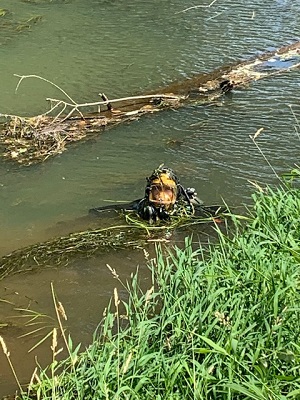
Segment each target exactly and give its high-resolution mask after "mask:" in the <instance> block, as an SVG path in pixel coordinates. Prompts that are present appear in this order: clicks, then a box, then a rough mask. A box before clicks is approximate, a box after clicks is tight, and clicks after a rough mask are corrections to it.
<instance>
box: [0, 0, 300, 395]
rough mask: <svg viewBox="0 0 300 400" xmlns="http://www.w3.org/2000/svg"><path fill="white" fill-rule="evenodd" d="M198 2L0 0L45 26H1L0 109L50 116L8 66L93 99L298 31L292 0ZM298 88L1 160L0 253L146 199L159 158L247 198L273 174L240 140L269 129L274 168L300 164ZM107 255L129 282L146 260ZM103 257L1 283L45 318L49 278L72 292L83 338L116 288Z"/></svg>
mask: <svg viewBox="0 0 300 400" xmlns="http://www.w3.org/2000/svg"><path fill="white" fill-rule="evenodd" d="M195 3H196V4H197V3H198V4H199V5H204V4H208V3H209V1H208V2H206V3H205V2H204V1H202V0H201V1H199V2H194V1H189V0H186V1H185V2H182V1H179V0H173V1H168V0H165V1H158V0H152V1H145V0H126V1H125V0H124V1H122V0H118V1H104V0H103V1H100V0H85V1H82V0H69V1H52V2H51V1H45V0H44V1H32V2H26V1H20V0H9V1H8V0H2V2H1V8H7V9H9V10H10V11H11V12H12V14H11V15H10V16H9V18H10V19H11V20H14V21H26V20H28V19H30V18H31V17H32V16H36V15H41V16H42V20H41V21H38V22H37V23H36V24H34V25H32V26H31V28H30V29H28V28H27V29H24V30H23V31H22V32H20V33H18V34H15V33H14V34H13V35H9V34H8V33H7V30H5V31H4V30H1V25H0V37H1V40H0V67H1V68H0V71H1V73H0V87H1V91H0V113H8V114H18V115H34V114H38V113H41V112H44V111H45V110H47V102H46V101H45V99H46V98H47V97H58V96H60V93H59V92H57V91H56V90H55V89H54V88H53V87H51V86H50V85H47V84H46V83H44V82H41V81H38V80H34V79H28V80H26V81H24V82H23V83H22V85H21V87H20V88H19V90H18V92H17V93H15V88H16V85H17V82H18V80H17V78H16V77H14V74H19V75H26V74H37V75H40V76H43V77H44V78H47V79H49V80H51V81H53V82H55V83H56V84H57V85H59V86H60V87H62V88H63V89H64V90H65V91H66V92H67V93H68V94H69V95H70V96H71V97H73V98H74V99H76V100H77V101H78V102H84V101H94V100H97V99H98V98H99V96H98V94H99V93H100V92H104V93H105V94H106V95H108V96H109V97H116V96H117V97H121V96H124V95H131V94H137V93H141V92H143V91H147V90H152V89H155V88H156V87H159V86H161V85H163V84H167V83H170V82H172V81H175V80H179V79H183V78H187V77H189V76H192V75H193V74H195V73H200V72H207V71H210V70H212V69H214V68H216V67H218V66H220V65H223V64H228V63H230V62H233V61H236V60H237V59H239V58H247V57H250V56H253V55H255V54H259V53H260V52H263V51H265V50H267V49H270V48H272V49H273V48H276V47H279V46H281V45H284V44H287V43H290V42H292V41H293V40H295V39H299V38H300V29H299V26H300V21H299V19H300V4H299V3H298V2H296V1H292V0H277V1H275V0H274V1H272V2H264V3H262V2H261V1H259V0H254V1H252V2H251V3H250V2H246V1H242V0H240V1H232V2H224V1H218V0H217V1H216V2H215V3H214V4H213V5H212V6H211V7H198V8H194V9H190V10H187V11H185V12H183V10H185V9H186V8H188V7H191V6H195ZM3 18H6V17H0V23H1V21H2V22H3ZM9 36H11V37H9ZM4 38H5V40H4ZM299 84H300V72H299V71H297V70H295V71H293V72H290V73H287V74H284V75H281V76H277V77H274V78H273V79H266V80H264V81H259V82H256V83H253V84H252V85H251V86H250V87H249V88H247V89H246V90H239V91H234V92H233V93H232V94H230V95H228V96H226V97H225V98H224V99H222V101H220V103H219V104H218V105H213V106H206V107H202V106H195V105H194V106H189V107H186V108H184V109H180V110H177V111H166V112H163V113H159V114H158V115H154V116H149V117H146V118H144V119H141V120H139V121H136V122H133V123H131V124H128V125H126V124H125V125H119V126H118V127H115V128H114V129H111V130H109V131H107V132H105V133H103V134H101V135H99V137H98V138H95V139H93V140H91V141H89V142H86V143H79V144H76V145H74V146H73V147H69V150H68V151H67V152H65V153H64V154H62V155H61V156H59V157H56V158H54V159H51V160H49V161H48V162H47V163H45V164H44V165H39V166H34V167H30V168H21V167H19V166H16V165H14V164H12V163H8V162H5V161H3V160H0V198H1V202H0V213H1V228H2V229H1V232H0V253H1V254H4V253H6V252H7V251H10V250H13V249H16V248H19V247H22V246H24V245H26V244H29V243H35V242H37V241H39V240H44V239H46V238H49V236H55V235H57V234H59V233H60V232H61V231H62V229H61V227H62V226H64V224H60V222H61V221H67V222H66V224H65V226H72V221H74V220H77V219H78V218H80V217H82V216H84V215H85V214H86V213H87V210H88V209H89V208H91V207H94V206H100V205H104V204H107V201H117V200H124V201H129V200H132V199H134V198H137V197H139V196H141V195H142V193H143V187H144V183H145V177H146V176H148V175H149V173H151V171H152V170H153V168H154V167H156V166H157V165H158V164H160V163H162V162H165V163H166V164H167V165H169V166H171V167H172V168H174V169H175V170H176V172H177V173H178V175H179V176H180V177H181V182H182V183H183V184H184V185H187V186H195V187H196V188H197V191H198V194H199V196H200V197H201V198H202V199H203V200H204V201H205V202H206V203H217V202H219V201H220V199H221V198H224V199H225V200H226V202H227V203H228V204H230V205H231V204H233V205H238V204H241V203H243V202H249V196H250V193H251V191H252V188H251V185H250V184H249V182H248V180H252V181H257V182H259V183H260V184H266V183H275V182H276V177H275V175H274V173H273V172H272V170H271V168H270V167H269V166H268V165H267V163H266V161H265V160H264V158H263V157H262V155H261V154H260V153H259V151H258V149H257V148H256V147H255V146H254V145H253V143H252V141H251V140H250V138H249V135H251V134H253V133H255V132H256V130H257V129H259V128H261V127H264V132H263V134H262V135H261V137H260V138H259V141H258V143H259V145H260V147H261V149H262V151H263V153H264V154H265V156H266V157H267V158H268V160H269V162H270V163H271V164H272V166H273V167H274V168H275V170H276V171H277V172H278V173H281V172H283V171H285V170H288V169H289V168H290V167H292V165H293V163H295V162H297V161H298V154H299V145H300V142H299V136H298V135H297V133H296V132H295V129H294V125H295V120H294V118H293V116H292V113H291V110H290V107H289V105H293V108H294V110H295V112H296V113H297V114H298V116H299V115H300V110H299V105H298V104H299ZM170 139H171V140H172V141H173V140H175V141H177V142H178V145H176V146H173V145H171V144H170ZM68 224H69V225H68ZM79 228H80V226H77V225H76V224H75V226H74V225H73V226H72V229H79ZM107 257H108V259H109V258H112V259H110V260H109V262H112V263H113V264H114V267H116V268H117V269H119V270H120V271H122V273H124V276H129V274H130V272H132V271H133V270H134V269H135V266H136V263H137V262H136V259H135V258H136V257H140V262H141V263H142V256H141V255H140V256H138V255H136V254H131V253H130V254H127V257H130V259H128V258H127V259H126V257H124V255H123V254H119V255H118V254H115V255H113V256H112V255H109V256H107ZM124 260H125V261H124ZM126 260H127V261H126ZM106 262H108V261H107V259H106V258H105V257H104V258H102V259H101V260H100V261H99V262H94V263H93V262H83V261H81V262H80V265H76V266H74V267H73V268H69V269H68V270H65V271H55V272H53V271H51V270H47V271H41V272H40V273H39V274H35V275H28V276H26V278H25V277H24V275H22V276H20V277H18V276H16V277H12V278H8V279H6V280H5V281H4V282H2V283H1V293H3V295H1V296H0V297H2V298H5V299H7V300H10V301H12V302H14V303H15V302H16V303H18V301H16V299H15V298H14V297H13V295H12V294H10V295H9V294H8V293H13V292H18V293H22V296H25V295H26V296H29V297H30V298H33V299H35V298H39V300H38V301H37V303H34V302H33V303H31V306H32V304H34V309H39V307H41V308H42V310H43V312H49V313H50V310H51V297H50V289H49V282H50V281H51V280H54V282H55V283H57V285H58V292H59V293H58V294H62V293H65V294H66V296H65V298H64V300H66V301H68V299H70V298H71V293H73V295H74V296H72V301H70V306H69V312H70V314H71V316H73V315H75V316H76V318H77V321H80V323H78V324H76V323H75V324H74V326H73V329H72V331H73V332H74V335H75V336H76V338H78V340H83V341H84V342H85V343H86V342H88V339H87V336H86V335H89V334H90V332H92V331H93V329H94V327H95V326H96V324H97V322H98V321H99V319H100V318H98V315H99V313H100V314H101V312H102V311H99V310H102V309H103V307H104V305H105V304H106V301H107V298H108V297H109V295H110V293H111V289H112V288H113V286H114V284H115V282H114V281H113V280H112V278H111V277H110V276H109V277H108V276H107V271H106V268H105V263H106ZM95 268H96V271H97V272H95ZM78 274H79V275H78ZM94 274H97V278H96V279H95V277H94ZM105 276H107V277H106V278H105ZM74 282H75V283H74ZM74 285H75V289H74ZM5 287H8V288H9V290H10V291H11V292H9V291H5ZM35 288H36V289H35ZM85 291H86V292H87V293H86V294H85ZM39 296H41V297H39ZM83 297H88V298H89V300H88V302H89V304H91V305H92V307H91V314H89V313H85V309H86V305H85V304H84V303H83V302H82V301H81V299H82V298H83ZM25 303H26V301H25ZM20 304H22V306H24V301H20ZM32 307H33V306H32ZM75 310H76V312H75ZM95 310H97V311H95ZM5 312H6V311H5V310H3V315H4V314H5ZM70 320H71V317H70ZM0 333H1V332H0ZM3 336H4V337H5V339H6V340H8V341H9V342H10V343H9V344H10V347H12V348H10V350H11V352H12V353H14V354H15V355H14V357H15V358H16V360H17V364H18V365H17V370H18V372H19V374H20V376H21V379H23V381H26V379H28V376H29V372H28V367H27V366H26V362H27V358H26V357H25V353H24V351H25V350H26V349H27V348H28V346H29V344H28V343H27V341H26V340H25V343H26V345H25V346H24V344H23V343H24V340H23V341H18V340H15V339H14V337H15V336H14V335H12V333H11V332H10V331H7V333H5V332H3ZM12 337H13V338H12ZM81 337H82V339H80V338H81ZM21 348H22V349H23V352H21ZM40 353H42V354H45V353H46V351H45V350H44V351H41V352H40ZM21 354H22V356H21ZM18 355H19V356H18ZM40 356H41V357H42V358H43V356H42V355H41V354H40ZM18 357H19V358H18ZM1 374H3V375H1ZM0 382H1V383H0V394H4V393H5V392H7V391H11V390H13V389H14V384H13V383H12V382H13V381H12V379H11V378H10V375H9V372H8V371H5V372H3V371H0ZM5 382H6V384H5ZM2 389H3V390H2Z"/></svg>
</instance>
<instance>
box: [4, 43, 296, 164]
mask: <svg viewBox="0 0 300 400" xmlns="http://www.w3.org/2000/svg"><path fill="white" fill-rule="evenodd" d="M299 66H300V42H299V41H297V42H295V43H293V44H291V45H288V46H284V47H281V48H279V49H277V50H274V51H269V52H266V53H263V54H261V55H259V56H257V57H255V58H252V59H250V60H247V61H239V62H236V63H235V64H234V65H229V66H225V67H221V68H218V69H216V70H214V71H212V72H210V73H205V74H203V73H202V74H198V75H196V76H194V77H192V78H190V79H187V80H184V81H181V82H175V83H173V84H171V85H168V86H166V87H163V88H160V89H159V90H156V91H152V92H150V93H146V94H144V95H140V96H131V97H125V98H119V99H109V98H108V97H107V96H106V95H105V94H101V98H102V101H97V102H93V103H84V104H78V103H76V102H75V101H74V100H73V99H72V98H71V97H70V96H68V95H67V94H66V93H65V92H64V91H63V90H62V89H60V88H59V89H60V90H61V92H63V94H64V95H65V96H66V97H67V98H68V100H69V101H68V102H66V101H63V100H59V99H50V98H49V99H47V100H49V102H50V106H51V107H50V110H49V111H48V112H46V113H45V114H43V115H39V116H36V117H31V118H28V117H25V118H23V117H19V116H7V115H2V114H0V116H1V115H2V116H4V117H6V121H5V122H4V124H3V125H2V127H1V128H0V145H1V146H2V148H3V150H2V156H3V157H5V158H7V159H11V160H14V161H16V162H18V163H20V164H23V165H31V164H35V163H39V162H43V161H45V160H47V159H48V158H49V157H51V156H54V155H56V154H59V153H62V152H63V151H64V150H65V148H66V146H67V145H68V144H70V143H72V142H75V141H79V140H83V139H85V138H87V137H90V136H95V135H96V134H97V135H98V134H99V132H101V131H102V130H103V129H105V128H107V127H109V126H114V125H117V124H119V123H122V122H125V121H131V120H135V119H137V118H140V117H141V116H142V115H145V114H151V113H154V112H157V111H160V110H163V109H172V108H178V107H181V106H184V105H186V104H189V103H197V104H203V105H205V104H208V103H211V102H214V101H215V100H216V99H218V98H219V97H221V96H223V95H224V94H225V93H226V92H228V91H231V90H233V89H235V88H243V87H246V86H247V85H248V84H249V83H251V82H252V81H257V80H259V79H263V78H266V77H270V76H273V75H277V74H280V73H283V72H286V71H289V70H291V69H294V68H297V67H299ZM29 77H31V78H32V77H36V78H39V79H43V78H40V77H37V76H34V75H30V76H23V77H20V78H21V80H20V82H21V81H22V80H23V79H24V78H29ZM43 80H45V79H43ZM20 82H19V83H20ZM53 85H54V86H56V85H55V84H53ZM56 87H57V86H56ZM57 110H58V111H57ZM55 112H56V113H57V114H56V115H55Z"/></svg>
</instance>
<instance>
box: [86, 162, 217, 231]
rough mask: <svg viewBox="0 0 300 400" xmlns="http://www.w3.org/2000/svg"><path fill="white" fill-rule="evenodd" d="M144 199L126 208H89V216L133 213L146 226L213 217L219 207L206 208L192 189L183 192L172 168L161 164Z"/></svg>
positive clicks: (153, 175)
mask: <svg viewBox="0 0 300 400" xmlns="http://www.w3.org/2000/svg"><path fill="white" fill-rule="evenodd" d="M146 180H147V184H146V188H145V194H144V197H143V198H141V199H138V200H135V201H133V202H131V203H127V204H118V205H115V206H104V207H98V208H92V209H91V210H90V211H89V213H90V214H93V215H99V214H100V213H102V212H103V211H106V210H112V209H113V210H116V211H118V210H121V211H125V212H126V211H134V212H136V213H137V214H138V216H139V217H140V218H141V219H143V220H145V221H147V222H148V223H149V224H153V223H158V222H159V221H170V219H171V218H172V217H174V216H177V217H178V216H187V217H192V216H194V215H199V214H200V215H202V216H203V215H204V216H208V215H209V216H213V215H214V214H217V211H218V210H219V208H220V207H218V206H217V207H215V206H212V207H206V206H203V202H202V201H201V200H199V199H198V197H197V193H196V190H195V189H194V188H187V189H185V188H184V187H183V186H182V185H181V184H180V182H179V179H178V177H177V176H176V174H175V173H174V171H173V170H172V169H171V168H168V167H166V166H165V165H164V164H161V165H160V166H159V167H158V168H156V169H155V170H154V171H153V173H152V174H151V176H150V177H148V178H146Z"/></svg>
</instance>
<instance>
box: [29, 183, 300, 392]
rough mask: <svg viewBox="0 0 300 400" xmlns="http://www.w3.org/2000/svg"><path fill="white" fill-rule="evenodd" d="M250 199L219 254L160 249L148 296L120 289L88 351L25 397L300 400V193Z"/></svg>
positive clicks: (48, 373)
mask: <svg viewBox="0 0 300 400" xmlns="http://www.w3.org/2000/svg"><path fill="white" fill-rule="evenodd" d="M253 199H254V207H253V208H252V210H250V211H249V219H248V221H247V222H246V226H245V224H244V223H243V226H242V224H241V223H240V222H239V220H238V218H235V217H234V216H233V220H234V222H233V224H232V227H231V232H230V233H229V235H224V234H223V233H221V232H220V231H219V232H218V234H219V243H218V244H217V245H214V246H211V247H210V248H202V247H200V248H199V249H197V250H193V248H192V245H191V240H190V239H187V240H186V243H185V247H184V248H183V249H181V248H178V247H175V248H174V249H172V251H166V250H165V249H163V248H161V247H158V248H157V257H156V259H155V260H152V261H151V262H150V263H149V268H150V270H151V273H152V283H151V285H149V288H148V290H147V291H143V290H142V289H141V288H140V287H139V274H138V273H136V274H134V275H133V277H132V280H131V282H130V283H126V284H124V287H125V288H126V290H127V292H128V300H126V301H121V300H120V299H119V295H118V293H117V290H115V292H114V297H113V299H112V301H111V304H110V306H109V307H108V310H107V312H106V315H105V317H104V319H103V321H102V322H101V324H100V327H99V330H98V332H97V333H95V335H94V338H93V343H92V345H91V346H90V347H89V348H87V349H86V350H85V351H83V352H81V353H80V352H79V349H78V347H77V348H74V345H73V343H72V340H71V339H70V338H69V340H68V348H69V354H70V357H69V358H68V359H67V360H65V361H63V362H58V361H56V358H55V354H54V357H53V363H52V365H50V366H49V368H48V369H47V370H44V371H40V372H39V374H38V378H35V379H33V381H34V383H32V384H31V385H30V387H29V389H28V392H27V393H26V394H25V393H23V395H22V396H21V398H22V399H23V400H28V399H36V398H37V399H43V400H44V399H61V400H63V399H64V400H71V399H74V400H75V399H84V400H89V399H91V400H92V399H93V400H95V399H97V400H98V399H99V400H101V399H107V400H108V399H109V400H112V399H141V400H142V399H145V400H146V399H147V400H149V399H150V400H151V399H157V400H159V399H166V400H177V399H178V400H182V399H217V400H219V399H221V400H222V399H224V400H225V399H227V400H229V399H256V400H263V399H280V400H283V399H297V398H299V399H300V339H299V338H300V265H299V261H300V191H299V190H298V189H296V188H287V189H278V190H275V191H273V190H271V189H268V190H267V192H265V193H257V194H255V195H254V196H253ZM216 229H218V228H216ZM112 273H113V275H114V276H115V278H117V279H118V276H117V274H116V272H115V271H114V270H112ZM54 336H55V335H54ZM54 339H55V340H53V342H54V344H53V349H54V350H53V352H54V353H55V349H56V336H55V338H54Z"/></svg>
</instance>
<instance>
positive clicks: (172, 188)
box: [146, 164, 179, 210]
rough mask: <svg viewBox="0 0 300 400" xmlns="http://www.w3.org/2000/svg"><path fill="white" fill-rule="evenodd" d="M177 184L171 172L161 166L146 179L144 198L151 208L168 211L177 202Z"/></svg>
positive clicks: (176, 179) (175, 177)
mask: <svg viewBox="0 0 300 400" xmlns="http://www.w3.org/2000/svg"><path fill="white" fill-rule="evenodd" d="M178 184H179V180H178V178H177V176H176V175H175V173H174V172H173V170H172V169H171V168H168V167H165V166H164V165H163V164H162V165H160V166H159V167H158V168H157V169H155V170H154V171H153V173H152V175H151V176H150V177H149V178H147V187H146V196H147V197H148V200H149V202H150V203H151V204H152V206H153V207H155V208H160V209H162V208H163V209H165V210H170V209H172V208H173V206H174V204H175V202H176V200H177V196H178Z"/></svg>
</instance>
